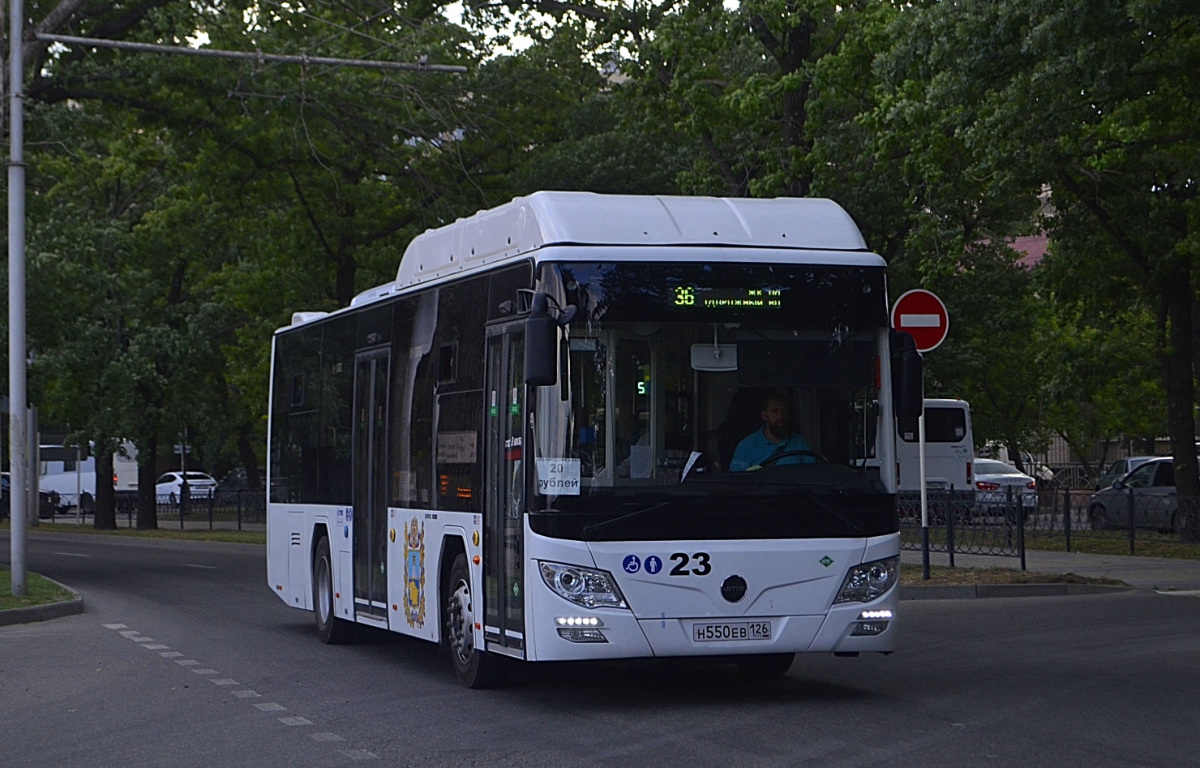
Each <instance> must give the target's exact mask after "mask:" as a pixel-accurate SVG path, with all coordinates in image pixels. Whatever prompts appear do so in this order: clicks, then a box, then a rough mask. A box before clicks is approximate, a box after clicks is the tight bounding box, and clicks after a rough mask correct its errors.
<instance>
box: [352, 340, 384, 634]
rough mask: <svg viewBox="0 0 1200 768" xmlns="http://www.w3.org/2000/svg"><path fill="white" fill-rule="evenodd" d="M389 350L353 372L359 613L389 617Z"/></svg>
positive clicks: (365, 359) (361, 358) (366, 358)
mask: <svg viewBox="0 0 1200 768" xmlns="http://www.w3.org/2000/svg"><path fill="white" fill-rule="evenodd" d="M390 364H391V358H390V356H389V354H388V350H386V349H383V350H376V351H372V352H362V353H359V355H358V357H357V359H356V362H355V372H354V436H353V438H352V439H353V443H354V447H353V451H354V453H353V476H354V494H353V499H354V516H353V519H354V525H353V529H354V609H355V613H356V614H357V615H358V616H362V617H368V618H375V619H383V620H386V619H387V615H388V614H387V573H386V572H385V569H386V565H387V538H386V533H387V495H386V494H387V410H388V397H387V392H388V377H389V369H390V367H391V365H390Z"/></svg>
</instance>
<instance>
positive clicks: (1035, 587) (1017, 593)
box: [900, 583, 1133, 600]
mask: <svg viewBox="0 0 1200 768" xmlns="http://www.w3.org/2000/svg"><path fill="white" fill-rule="evenodd" d="M1130 589H1133V588H1132V587H1122V586H1109V585H1107V584H1069V583H1063V584H967V585H963V586H929V587H911V586H910V587H901V589H900V599H901V600H964V599H972V598H977V597H1057V596H1061V595H1107V594H1112V593H1114V592H1125V591H1128V590H1130Z"/></svg>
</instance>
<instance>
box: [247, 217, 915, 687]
mask: <svg viewBox="0 0 1200 768" xmlns="http://www.w3.org/2000/svg"><path fill="white" fill-rule="evenodd" d="M883 271H884V262H883V259H882V258H880V257H879V256H877V255H875V254H872V253H870V252H869V251H867V249H866V246H865V243H864V242H863V240H862V237H861V235H860V234H859V232H858V229H857V227H856V226H855V225H854V223H853V221H852V220H851V219H850V217H849V216H848V215H847V214H846V213H845V212H844V211H843V210H842V209H841V208H840V207H838V206H837V205H836V204H834V203H832V202H830V201H827V200H797V199H778V200H746V199H716V198H670V197H637V196H601V195H594V194H589V193H536V194H534V195H530V196H528V197H525V198H518V199H516V200H514V201H512V202H511V203H509V204H507V205H504V206H501V207H499V208H497V209H494V210H491V211H485V212H482V213H480V214H477V215H476V216H473V217H470V218H467V219H463V220H459V221H457V222H455V223H453V224H451V225H449V226H446V227H443V228H441V229H437V230H432V231H429V232H426V233H425V234H423V235H421V236H419V237H418V238H416V239H415V240H414V241H413V242H412V244H411V245H410V246H409V248H408V250H407V251H406V253H405V256H404V258H403V260H402V262H401V264H400V268H399V271H398V273H397V277H396V280H395V282H393V283H389V284H387V285H384V286H380V287H379V288H376V289H372V290H371V291H368V292H365V293H364V294H362V295H360V296H359V297H358V298H357V299H356V300H355V301H354V302H352V304H351V306H350V307H348V308H346V309H343V310H340V311H338V312H334V313H330V314H324V313H297V315H296V316H295V317H294V321H293V324H292V325H291V326H289V327H287V328H282V329H280V330H279V331H278V332H277V334H276V337H275V340H274V344H273V360H272V386H271V409H270V411H271V424H270V446H269V455H270V461H269V467H268V471H269V473H270V488H271V497H270V499H269V503H268V526H267V534H268V535H267V538H268V563H267V579H268V583H269V585H270V587H271V588H272V590H274V591H275V592H276V594H277V595H278V596H279V597H280V598H281V599H283V600H284V601H285V602H286V603H288V604H289V605H291V606H293V607H296V608H300V609H305V610H314V613H315V617H316V622H317V627H318V631H319V633H320V635H321V637H322V639H324V640H326V641H327V642H339V641H343V640H346V639H348V638H349V637H350V636H351V632H350V629H351V628H352V627H353V625H354V624H365V625H370V626H376V627H380V628H386V629H389V630H391V631H395V632H399V633H402V634H406V635H410V636H414V637H419V638H423V639H427V640H431V641H437V642H442V643H446V644H447V645H448V646H450V649H451V651H452V653H451V656H452V658H453V659H454V662H455V668H456V672H457V673H458V676H459V678H460V679H461V680H462V681H463V682H464V683H465V684H467V685H470V686H483V685H487V684H489V683H491V682H493V681H494V680H495V679H496V674H497V669H498V668H497V665H496V657H498V656H507V657H511V658H516V659H522V660H525V661H558V660H586V659H602V658H638V657H668V656H705V657H726V658H728V659H729V660H731V661H736V662H737V663H738V664H739V666H740V667H742V668H743V669H744V670H746V671H747V672H749V673H752V674H781V673H782V672H783V671H785V670H786V668H787V667H788V665H789V664H790V663H791V660H792V655H793V654H794V653H797V652H811V651H823V652H833V653H838V654H848V655H854V654H857V653H859V652H863V651H880V652H890V651H892V650H893V649H894V647H895V617H896V609H897V597H896V593H897V590H896V583H897V581H898V576H899V547H900V542H899V532H898V531H899V521H898V515H897V513H896V509H895V493H896V490H897V489H896V478H895V477H894V476H893V475H892V473H880V472H879V471H878V469H877V468H875V469H872V468H870V467H868V466H867V465H866V462H863V461H861V460H859V459H858V458H856V457H859V456H861V455H863V449H862V446H861V444H859V443H860V442H861V439H860V438H859V437H858V436H860V435H862V434H863V433H864V426H863V423H862V419H863V418H865V414H866V413H867V412H868V411H869V410H870V409H871V405H870V404H871V403H875V402H878V403H879V404H880V405H879V406H878V410H879V412H880V415H881V417H882V418H883V419H885V420H890V419H891V418H893V395H892V356H893V355H894V354H895V352H894V350H893V349H892V346H891V344H892V336H891V334H890V332H889V329H888V327H887V322H888V321H887V298H886V295H885V294H886V291H885V283H884V277H883ZM547 340H548V341H547ZM527 347H528V349H527ZM901 367H903V366H901ZM910 380H911V379H910ZM907 389H908V390H910V394H909V395H908V396H907V397H908V399H907V401H906V402H908V403H910V404H911V403H912V402H913V398H912V397H911V390H912V387H911V386H910V387H908V388H907ZM770 393H776V394H778V395H782V396H783V397H785V398H786V399H787V402H788V404H789V405H790V407H791V410H792V414H793V422H794V423H795V424H797V425H798V426H799V427H800V429H801V431H802V432H803V433H804V434H805V435H806V436H807V438H808V442H809V443H810V444H811V447H812V448H813V452H812V453H811V454H808V453H807V452H805V454H806V455H785V456H783V457H774V456H773V457H771V458H770V459H767V460H765V461H763V462H762V465H761V466H755V467H753V468H752V469H753V470H754V471H751V472H744V473H733V472H730V471H729V455H730V453H731V451H732V450H733V448H734V446H735V445H736V443H737V441H738V440H739V439H740V438H741V437H743V436H745V435H746V434H747V433H752V432H754V430H757V429H759V428H761V426H762V420H761V417H760V414H761V412H762V410H761V409H762V401H763V398H764V397H765V396H766V395H768V394H770ZM916 397H917V399H916V402H917V403H919V389H918V390H917V394H916ZM913 407H914V406H912V405H909V406H908V410H909V411H911V410H913ZM874 450H875V451H876V455H877V456H878V457H879V458H880V459H881V460H882V462H883V466H893V465H894V462H895V461H896V453H895V440H894V435H893V433H892V432H891V431H890V430H889V431H888V432H887V437H886V438H883V439H880V440H879V441H878V445H876V446H874Z"/></svg>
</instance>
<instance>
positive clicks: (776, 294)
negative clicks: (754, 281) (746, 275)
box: [675, 285, 783, 309]
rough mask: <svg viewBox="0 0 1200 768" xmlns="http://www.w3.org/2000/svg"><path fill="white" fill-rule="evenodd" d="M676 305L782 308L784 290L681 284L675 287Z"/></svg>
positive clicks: (686, 306)
mask: <svg viewBox="0 0 1200 768" xmlns="http://www.w3.org/2000/svg"><path fill="white" fill-rule="evenodd" d="M675 306H676V307H678V308H681V309H688V308H692V307H695V308H697V309H719V308H729V309H782V308H783V290H782V289H779V288H701V287H699V286H695V285H680V286H677V287H676V288H675Z"/></svg>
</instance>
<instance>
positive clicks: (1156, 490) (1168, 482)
mask: <svg viewBox="0 0 1200 768" xmlns="http://www.w3.org/2000/svg"><path fill="white" fill-rule="evenodd" d="M1131 500H1132V505H1133V524H1134V526H1135V527H1138V528H1155V529H1158V530H1165V531H1172V532H1175V533H1178V532H1180V531H1182V530H1183V527H1184V523H1185V520H1184V513H1183V510H1181V509H1180V506H1179V501H1178V499H1177V498H1176V496H1175V464H1174V463H1173V461H1172V459H1171V457H1170V456H1163V457H1161V458H1157V459H1151V460H1150V461H1146V462H1143V463H1142V464H1140V465H1138V467H1137V468H1136V469H1134V470H1133V471H1132V472H1130V473H1129V474H1127V475H1125V476H1124V477H1121V478H1118V479H1116V480H1114V481H1113V483H1112V485H1111V486H1109V487H1108V488H1105V489H1104V490H1101V491H1098V492H1097V493H1095V494H1094V495H1093V496H1092V500H1091V503H1090V504H1089V505H1088V519H1089V520H1090V521H1091V523H1092V528H1093V529H1103V528H1124V527H1126V526H1128V525H1129V510H1130V503H1131Z"/></svg>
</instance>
